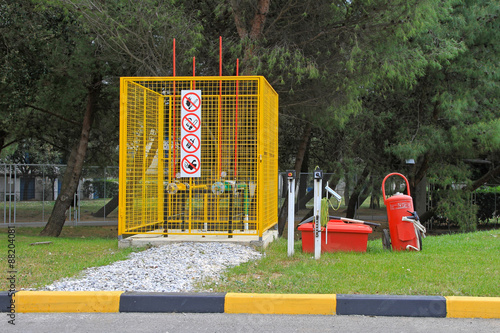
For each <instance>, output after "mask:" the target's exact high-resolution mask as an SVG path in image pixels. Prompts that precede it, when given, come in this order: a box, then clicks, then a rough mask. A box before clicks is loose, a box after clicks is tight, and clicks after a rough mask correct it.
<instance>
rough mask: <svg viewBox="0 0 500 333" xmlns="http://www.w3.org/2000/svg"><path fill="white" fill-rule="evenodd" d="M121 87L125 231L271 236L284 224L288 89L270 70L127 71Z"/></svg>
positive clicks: (121, 218)
mask: <svg viewBox="0 0 500 333" xmlns="http://www.w3.org/2000/svg"><path fill="white" fill-rule="evenodd" d="M120 90H121V91H120V179H119V183H120V193H119V200H120V202H119V223H118V224H119V235H122V234H139V233H159V234H167V235H168V234H203V235H230V236H238V235H258V236H262V234H263V232H264V231H266V230H267V229H269V228H270V227H272V226H273V225H275V224H276V223H277V208H278V193H277V192H278V186H277V182H278V95H277V94H276V92H275V91H274V90H273V88H272V87H271V85H270V84H269V83H268V82H267V81H266V79H265V78H264V77H260V76H238V77H230V76H229V77H228V76H224V77H158V78H157V77H154V78H149V77H147V78H141V77H136V78H122V79H121V86H120ZM197 94H200V96H198V95H197ZM186 96H187V97H189V96H196V97H199V99H200V100H199V103H198V98H194V99H191V98H189V100H188V99H187V98H186ZM188 107H189V108H192V109H193V110H194V109H196V110H197V111H196V112H197V113H196V114H195V112H193V113H191V112H188V113H187V116H186V115H183V113H182V112H181V111H184V113H185V110H186V108H188ZM183 108H184V109H183ZM188 111H190V110H188ZM186 151H187V152H188V153H186ZM193 152H196V153H193ZM186 154H198V155H197V157H192V155H186ZM190 175H198V176H190Z"/></svg>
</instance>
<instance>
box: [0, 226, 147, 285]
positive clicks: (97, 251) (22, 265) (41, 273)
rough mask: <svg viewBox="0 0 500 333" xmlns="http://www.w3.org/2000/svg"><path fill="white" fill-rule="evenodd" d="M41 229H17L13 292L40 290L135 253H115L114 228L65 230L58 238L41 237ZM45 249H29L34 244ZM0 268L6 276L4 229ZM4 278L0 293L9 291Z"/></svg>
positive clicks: (4, 232) (122, 251) (128, 249)
mask: <svg viewBox="0 0 500 333" xmlns="http://www.w3.org/2000/svg"><path fill="white" fill-rule="evenodd" d="M40 230H41V228H16V237H15V242H14V243H15V255H16V258H15V271H16V289H17V290H21V289H26V288H39V287H43V286H44V285H47V284H50V283H52V282H53V281H55V280H58V279H60V278H63V277H71V276H75V275H77V274H78V273H79V272H81V271H82V270H84V269H85V268H88V267H95V266H103V265H108V264H110V263H112V262H115V261H118V260H124V259H126V258H127V256H128V255H129V254H130V253H131V252H133V251H137V250H138V249H131V248H127V249H118V241H117V232H116V227H65V228H64V229H63V232H62V234H61V236H60V237H57V238H54V237H40V236H37V234H38V233H39V232H40ZM47 241H49V242H52V243H51V244H48V245H30V244H32V243H35V242H47ZM0 244H3V250H2V252H3V254H1V255H0V267H2V271H3V272H4V273H5V274H4V275H6V274H7V271H10V270H11V269H10V268H9V266H8V261H7V259H8V258H7V256H8V248H7V245H8V244H9V243H8V236H7V229H6V228H5V229H3V228H2V229H0ZM8 282H9V281H7V279H6V278H4V279H1V280H0V290H8V289H9V283H8Z"/></svg>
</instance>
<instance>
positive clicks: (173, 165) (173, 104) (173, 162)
mask: <svg viewBox="0 0 500 333" xmlns="http://www.w3.org/2000/svg"><path fill="white" fill-rule="evenodd" d="M173 62H174V66H173V67H174V70H173V76H174V77H175V38H174V45H173ZM173 89H174V97H173V103H172V110H173V125H174V126H173V127H174V128H173V130H174V133H173V136H174V140H173V146H174V158H173V160H172V169H173V176H174V178H175V176H176V175H175V80H174V82H173Z"/></svg>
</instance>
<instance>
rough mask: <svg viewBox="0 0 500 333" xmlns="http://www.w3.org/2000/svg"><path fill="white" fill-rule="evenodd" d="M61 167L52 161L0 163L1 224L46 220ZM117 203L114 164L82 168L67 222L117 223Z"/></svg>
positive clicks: (50, 209)
mask: <svg viewBox="0 0 500 333" xmlns="http://www.w3.org/2000/svg"><path fill="white" fill-rule="evenodd" d="M65 169H66V166H65V165H56V164H43V165H42V164H0V197H1V198H2V202H1V203H0V209H1V214H2V217H3V223H5V224H14V223H33V222H35V223H36V222H39V223H46V222H47V221H48V219H49V216H50V214H51V212H52V208H53V207H54V203H55V200H56V199H57V196H58V195H59V192H60V188H61V184H62V178H63V176H64V172H65ZM114 201H116V204H114ZM117 206H118V167H116V166H107V167H93V166H90V167H84V168H83V170H82V176H81V180H80V183H79V185H78V189H77V192H76V194H75V198H74V201H73V204H72V206H71V207H70V210H69V212H68V216H67V222H71V223H73V224H75V225H76V224H78V223H79V222H104V221H105V222H117V221H118V211H117V209H116V208H117Z"/></svg>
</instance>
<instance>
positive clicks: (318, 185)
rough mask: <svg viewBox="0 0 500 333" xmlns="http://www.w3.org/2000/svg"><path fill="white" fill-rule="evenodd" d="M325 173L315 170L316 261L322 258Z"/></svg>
mask: <svg viewBox="0 0 500 333" xmlns="http://www.w3.org/2000/svg"><path fill="white" fill-rule="evenodd" d="M322 183H323V171H321V170H319V169H316V170H314V259H319V258H320V257H321V222H320V221H321V194H322V192H323V191H322V190H323V188H322Z"/></svg>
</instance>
